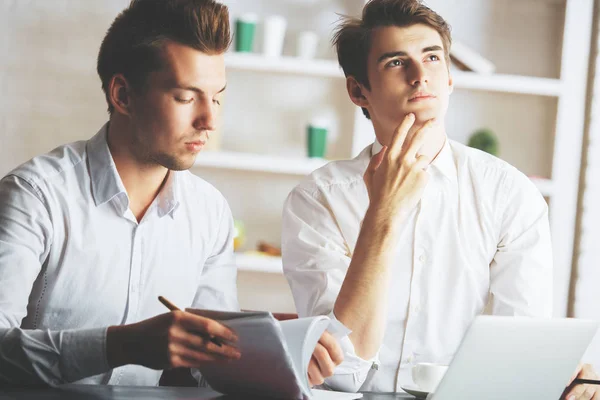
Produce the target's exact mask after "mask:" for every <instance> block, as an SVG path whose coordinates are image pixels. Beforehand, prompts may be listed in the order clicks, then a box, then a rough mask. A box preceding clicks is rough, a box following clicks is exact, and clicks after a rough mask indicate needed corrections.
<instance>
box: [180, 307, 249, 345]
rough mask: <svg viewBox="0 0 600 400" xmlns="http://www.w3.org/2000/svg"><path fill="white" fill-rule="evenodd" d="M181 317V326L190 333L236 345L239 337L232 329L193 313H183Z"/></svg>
mask: <svg viewBox="0 0 600 400" xmlns="http://www.w3.org/2000/svg"><path fill="white" fill-rule="evenodd" d="M181 314H182V315H181V316H180V317H179V318H180V321H178V322H180V323H181V325H182V326H183V327H184V328H185V330H186V331H188V332H196V333H200V334H203V335H209V336H211V337H214V338H217V339H221V340H222V341H227V342H231V343H236V342H237V341H238V337H237V335H236V334H235V332H233V331H232V330H231V329H229V328H227V327H226V326H225V325H223V324H220V323H218V322H217V321H214V320H212V319H210V318H204V317H201V316H199V315H195V314H192V313H187V312H183V313H181Z"/></svg>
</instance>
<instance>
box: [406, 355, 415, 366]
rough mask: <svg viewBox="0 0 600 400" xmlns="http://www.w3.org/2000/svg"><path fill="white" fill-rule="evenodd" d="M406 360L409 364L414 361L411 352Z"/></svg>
mask: <svg viewBox="0 0 600 400" xmlns="http://www.w3.org/2000/svg"><path fill="white" fill-rule="evenodd" d="M406 362H407V363H408V364H410V363H412V362H413V356H412V354H411V355H410V356H408V358H407V359H406Z"/></svg>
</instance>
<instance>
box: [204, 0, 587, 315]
mask: <svg viewBox="0 0 600 400" xmlns="http://www.w3.org/2000/svg"><path fill="white" fill-rule="evenodd" d="M224 1H225V2H226V3H227V4H228V5H230V7H231V8H230V9H231V11H232V15H235V13H236V10H237V11H238V12H240V13H241V12H247V11H248V8H251V7H250V6H249V4H248V3H247V2H245V1H241V0H224ZM461 1H462V0H461ZM350 3H352V6H351V7H354V8H356V9H358V8H361V7H362V6H361V7H358V5H361V4H362V3H364V1H363V0H352V1H349V0H332V1H331V2H327V4H324V3H323V5H321V3H319V4H320V6H319V8H318V9H319V11H318V12H321V13H322V12H324V8H327V7H329V9H328V10H327V12H329V11H330V8H331V7H333V6H335V7H339V8H340V9H341V8H346V9H347V8H348V4H350ZM467 3H468V4H467ZM311 4H312V5H311ZM311 4H308V3H305V2H301V1H279V0H257V2H256V3H253V5H252V7H254V8H257V9H261V7H262V9H261V10H262V13H263V14H265V15H267V14H268V13H280V14H285V13H286V12H287V14H285V15H286V17H287V18H288V19H289V21H290V27H292V28H293V27H294V22H296V29H298V28H300V29H306V27H307V26H310V27H311V29H313V28H314V29H315V30H320V32H319V33H320V34H321V36H322V39H323V40H328V39H329V36H330V34H325V31H330V30H331V27H332V26H333V24H332V23H331V21H328V22H327V23H326V24H324V23H322V22H323V21H322V20H319V18H310V17H309V16H308V13H306V12H305V9H306V8H308V7H313V8H314V9H316V8H317V7H316V6H315V4H316V3H315V2H312V3H311ZM428 4H429V5H430V6H432V7H433V8H434V9H436V10H437V11H438V12H440V14H441V15H442V16H444V17H445V18H447V19H448V21H449V22H450V23H451V25H453V28H454V29H453V35H454V36H455V37H456V38H460V39H463V41H465V40H464V39H466V38H469V41H470V42H472V43H468V44H470V45H473V46H474V48H476V49H478V50H480V51H482V53H483V55H484V56H485V55H486V54H485V51H487V52H488V54H487V56H488V57H490V58H491V59H492V60H493V61H495V62H496V64H497V65H498V70H500V71H504V72H506V73H503V74H491V75H480V74H475V73H470V72H463V71H454V70H453V71H452V76H453V79H454V86H455V88H456V89H459V90H460V93H459V98H461V99H465V98H466V97H468V98H469V99H470V101H467V102H465V104H464V105H463V103H456V100H454V103H452V100H451V103H452V104H459V105H458V106H456V107H457V109H455V110H454V111H458V112H457V113H454V114H453V115H454V116H455V117H456V118H458V119H461V120H464V118H465V117H467V118H468V117H469V112H472V111H471V110H470V109H466V107H467V106H474V107H473V108H474V109H476V108H477V107H478V106H479V103H481V102H480V99H481V100H482V101H486V102H491V103H489V104H488V105H485V107H487V108H485V107H483V108H480V109H483V111H484V112H483V113H481V114H478V115H479V116H481V118H479V119H477V120H476V123H477V125H481V124H482V123H486V122H487V120H493V123H494V124H496V125H497V126H498V127H502V129H503V130H504V131H505V133H506V132H507V131H512V132H516V135H512V136H511V138H512V140H513V141H514V142H510V145H511V146H512V149H508V151H507V153H506V154H507V158H510V157H508V156H510V155H511V154H512V155H514V156H515V157H517V156H518V157H520V161H522V162H523V164H524V167H521V166H520V165H518V164H519V163H518V162H516V160H515V162H513V164H514V165H515V166H516V167H518V168H520V169H522V170H524V171H525V172H527V173H529V174H531V175H535V176H542V177H544V178H532V180H533V182H534V183H535V184H536V186H537V187H538V188H539V190H540V191H541V193H542V194H543V195H544V196H545V197H546V198H547V199H548V200H549V207H550V227H551V232H552V237H553V253H554V269H555V273H554V314H555V316H558V317H563V316H565V315H566V311H567V304H568V301H569V299H568V292H569V282H570V278H571V267H572V260H573V245H574V240H575V236H574V232H575V221H576V210H577V196H578V191H579V172H580V164H581V151H582V145H583V143H582V140H583V131H584V110H585V98H586V85H587V72H588V71H587V68H588V61H589V59H588V57H589V51H590V38H591V31H592V15H593V12H592V11H593V6H594V0H544V1H537V0H528V1H522V0H486V1H485V2H482V1H480V0H464V4H463V3H461V5H462V7H460V9H459V8H458V7H456V6H455V5H454V4H453V2H447V1H445V0H431V1H428ZM302 7H304V8H302ZM321 7H323V9H321ZM464 10H468V11H464ZM259 11H260V10H259ZM486 13H487V14H486ZM490 16H491V17H490ZM480 17H483V18H480ZM537 17H540V18H537ZM453 18H454V21H453ZM485 18H488V20H487V23H486V22H485V21H486V19H485ZM532 20H535V21H536V24H531V21H532ZM503 21H505V22H503ZM319 22H321V23H320V24H319ZM490 22H493V23H491V24H490ZM298 24H300V25H301V26H300V27H298ZM540 27H541V28H540ZM538 28H539V29H538ZM300 29H298V30H300ZM461 35H462V37H461ZM561 40H562V44H559V45H558V46H557V45H556V44H554V43H556V42H560V41H561ZM508 43H510V44H511V45H508ZM288 50H289V49H288ZM290 53H291V52H290V51H287V52H286V51H285V50H284V54H286V56H283V57H279V58H265V57H263V56H261V55H260V54H257V53H252V54H239V53H228V54H227V55H226V58H225V62H226V66H227V69H228V75H229V77H232V79H231V80H232V84H231V88H230V89H228V92H229V94H228V96H231V93H232V92H233V91H234V90H236V89H234V88H235V87H236V85H237V87H238V88H239V85H240V83H242V84H246V83H247V84H248V88H244V89H238V90H239V92H238V93H241V92H243V91H246V93H244V94H243V95H240V96H239V97H238V98H237V99H235V101H233V102H232V103H233V104H234V106H232V107H231V108H230V110H235V112H233V111H232V117H233V119H234V120H235V121H234V123H230V125H229V127H228V128H227V129H225V131H226V132H225V133H227V134H228V135H229V134H231V135H233V136H235V135H242V136H239V137H240V138H244V136H243V135H250V136H252V135H254V134H256V130H255V131H252V128H254V126H253V125H260V123H263V122H264V123H265V124H271V125H276V126H277V129H271V130H270V131H268V133H269V134H271V135H272V134H279V133H281V132H282V130H283V131H285V130H288V131H289V130H292V129H296V130H297V125H298V124H299V123H300V122H301V121H300V120H301V119H300V118H297V116H296V115H294V114H293V113H292V112H289V110H290V109H291V107H292V106H293V107H296V109H297V108H302V107H305V108H307V113H309V111H310V112H313V111H314V108H312V109H310V107H311V105H312V100H310V98H309V97H307V96H304V97H301V99H302V100H298V101H295V102H293V101H290V99H292V100H293V99H296V98H297V96H287V100H288V103H289V104H288V103H286V106H287V107H288V108H284V107H279V105H280V104H278V102H285V101H286V99H285V98H281V92H282V91H283V93H284V94H285V92H286V90H287V88H289V87H293V88H294V89H303V86H308V85H310V84H313V86H311V89H312V88H315V87H316V86H315V85H314V81H317V80H318V81H319V82H323V85H324V86H325V85H328V84H331V85H334V84H335V85H337V86H335V87H336V88H339V91H340V93H341V91H343V89H342V88H343V74H342V71H341V70H340V68H339V66H338V65H337V63H336V61H334V58H335V57H334V56H333V54H331V53H329V54H327V55H326V56H325V57H323V58H324V59H318V60H308V61H307V60H301V59H298V58H295V57H290V56H288V55H287V54H290ZM493 57H496V58H495V60H494V58H493ZM538 57H539V58H538ZM557 65H559V67H556V66H557ZM519 73H521V74H529V75H531V76H522V75H519ZM235 76H237V77H238V78H237V81H235V82H233V81H234V79H233V77H235ZM258 77H260V78H258ZM228 79H229V78H228ZM294 80H296V81H297V82H296V83H294V82H293V81H294ZM257 82H260V85H258V84H256V83H257ZM331 82H333V83H331ZM261 85H266V86H265V89H264V90H263V86H261ZM258 91H260V93H257V92H258ZM294 93H295V92H294ZM324 93H325V94H324ZM331 93H332V92H331V91H330V92H327V91H325V90H323V91H321V92H320V95H321V97H325V98H326V100H328V98H327V96H328V95H330V94H331ZM344 94H345V93H344ZM513 95H514V97H513ZM248 96H255V97H257V98H258V99H257V100H256V101H253V102H252V103H243V102H241V101H239V99H240V98H242V97H243V98H248ZM269 96H270V97H269ZM266 98H271V99H281V100H273V101H271V102H265V101H264V99H266ZM229 99H230V98H229ZM261 100H262V101H261ZM334 100H335V99H331V101H332V102H333V101H334ZM346 100H347V99H346ZM228 101H230V100H228ZM263 102H264V103H266V104H264V105H263ZM478 102H479V103H478ZM257 104H259V105H260V106H257ZM340 104H341V103H340V102H339V101H338V102H337V103H336V105H337V107H340ZM224 107H225V109H226V108H227V105H225V106H224ZM248 107H249V108H252V110H251V111H247V110H245V108H248ZM341 107H343V106H341ZM497 107H498V108H497ZM309 109H310V110H309ZM269 110H270V111H271V114H270V115H269V114H268V113H269ZM465 110H467V111H468V112H465ZM507 110H508V111H509V112H514V113H515V114H517V117H516V119H515V118H514V117H513V115H511V114H510V113H507V112H506V111H507ZM540 110H541V111H540ZM263 113H265V114H266V115H269V116H265V117H264V118H262V119H260V118H259V119H258V120H257V121H258V122H259V123H258V124H256V123H255V124H252V123H250V124H248V123H247V122H246V120H247V119H248V118H250V117H252V116H253V115H256V114H263ZM234 115H235V116H234ZM294 117H296V120H293V118H294ZM288 118H291V119H292V120H293V123H291V122H290V123H289V124H288ZM343 118H345V121H351V127H350V130H351V132H347V129H346V127H347V126H350V123H348V124H347V125H345V127H344V130H343V132H344V133H345V134H350V133H351V139H350V140H351V142H350V144H349V146H348V149H349V151H348V153H349V154H348V157H346V158H349V157H353V156H355V155H356V154H358V152H359V151H361V150H362V149H363V148H364V147H365V146H367V145H368V144H370V143H371V142H372V141H373V130H372V126H371V124H370V122H369V121H368V120H366V119H365V118H364V117H363V115H362V112H361V110H360V109H359V108H357V107H354V109H353V111H352V113H351V114H350V113H347V114H344V117H343ZM269 119H272V120H269ZM520 119H521V120H520ZM229 121H231V119H229ZM239 121H244V125H243V126H241V127H240V126H238V125H239ZM255 122H256V121H255ZM521 122H526V124H525V125H524V126H523V125H521ZM294 123H295V124H296V125H294ZM473 125H475V122H474V123H473V124H468V123H465V124H464V126H459V127H458V129H457V130H458V131H460V132H459V133H458V134H459V135H460V134H466V133H468V132H472V128H473ZM467 128H468V129H467ZM261 129H262V128H261ZM531 131H533V132H532V134H529V133H530V132H531ZM551 131H553V132H551ZM260 133H261V132H258V134H260ZM552 133H554V140H553V142H552V143H551V144H550V143H549V142H548V141H550V140H552V139H551V137H552V136H551V135H552ZM449 134H450V136H451V137H454V136H453V135H452V134H451V132H449ZM528 134H529V135H528ZM519 135H528V136H521V137H524V138H526V139H527V138H529V141H528V140H523V143H521V141H520V137H519ZM268 137H270V136H268V135H263V136H260V138H259V140H260V141H265V138H267V139H266V140H267V141H268V140H269V139H268ZM271 137H272V136H271ZM462 139H464V138H462ZM501 139H502V137H501ZM541 141H544V142H543V143H542V142H541ZM240 143H241V144H244V145H245V144H246V143H250V144H252V142H244V143H242V142H240ZM295 143H296V144H297V145H298V146H301V142H300V140H298V139H296V142H295ZM538 144H539V146H538V147H539V148H538V149H535V148H533V146H537V145H538ZM244 145H238V143H234V146H232V147H231V148H230V149H229V148H228V149H229V150H237V151H248V153H240V152H231V151H224V152H214V153H209V152H205V153H202V154H200V156H199V157H198V161H197V163H196V168H195V169H196V170H202V173H203V174H204V173H207V171H208V172H210V171H216V172H215V176H217V177H218V178H217V180H216V181H215V183H217V187H218V188H220V189H224V191H225V192H226V197H228V198H234V200H233V202H234V203H235V201H236V199H235V197H236V196H237V192H235V190H229V188H230V187H232V186H236V184H237V183H238V182H239V183H240V184H241V185H240V186H244V187H252V189H255V186H258V187H260V188H262V190H264V188H265V187H268V186H266V185H269V184H270V185H271V186H270V188H273V189H275V190H281V188H279V187H274V186H273V185H275V183H273V182H275V180H276V182H278V183H279V182H283V181H284V179H286V180H287V181H286V183H288V184H289V182H290V179H296V182H297V181H298V178H299V177H301V176H304V175H306V174H308V173H310V172H311V171H312V170H314V169H316V168H318V167H320V166H321V165H323V163H325V162H326V161H325V160H309V159H303V158H299V157H291V156H290V157H285V156H284V155H282V154H288V152H286V151H279V150H280V149H278V148H277V147H276V146H275V150H273V152H272V153H271V154H277V156H275V155H263V154H254V153H263V151H262V148H261V149H258V148H254V149H252V148H250V147H252V146H248V148H247V149H246V147H245V146H244ZM511 146H508V147H511ZM519 146H520V147H519ZM234 147H235V148H234ZM515 147H516V148H518V150H519V151H516V152H514V153H512V152H511V150H513V151H514V150H515ZM226 148H227V147H226ZM524 148H526V149H531V151H532V153H531V154H528V150H523V149H524ZM285 150H289V148H286V149H285ZM503 151H504V150H503ZM536 151H537V153H536ZM540 154H543V156H541V157H540V156H538V157H536V155H540ZM548 154H551V155H550V158H548V157H547V155H548ZM298 155H301V152H298V153H296V156H298ZM336 157H337V156H336ZM535 163H538V164H540V165H541V164H544V167H540V168H537V167H535V165H534V164H535ZM546 164H548V165H546ZM532 166H533V167H532ZM530 167H531V168H530ZM546 167H548V168H546ZM527 168H529V169H530V170H527ZM537 169H540V171H538V170H537ZM221 171H223V172H221ZM240 171H250V172H255V173H268V174H270V176H269V177H268V178H264V177H260V178H257V179H256V180H254V181H252V178H250V177H249V175H248V174H245V175H242V174H238V173H239V172H240ZM210 173H212V172H210ZM226 174H230V175H226ZM229 177H232V180H233V182H235V183H229V182H223V186H222V187H219V184H218V183H220V180H221V179H224V178H229ZM546 178H547V179H546ZM269 182H271V183H269ZM290 187H293V186H292V185H290ZM257 190H260V189H257ZM228 191H229V193H227V192H228ZM265 196H266V195H260V196H259V198H257V199H256V200H255V201H256V202H258V203H259V204H260V202H263V203H264V202H265ZM269 196H271V197H272V199H269V200H272V201H273V202H275V201H276V200H275V197H273V196H272V195H269ZM237 197H243V196H237ZM277 201H279V200H277ZM248 204H249V200H248V198H247V197H243V200H241V201H240V202H239V205H238V206H237V209H238V210H242V211H241V214H242V215H241V218H242V219H243V218H250V219H251V220H253V221H254V223H255V225H254V227H258V229H264V227H265V226H266V225H265V222H264V221H265V220H266V219H267V218H262V217H260V218H259V217H258V216H255V215H254V214H255V213H256V212H255V210H254V209H252V208H251V207H250V206H248ZM281 204H283V200H282V201H281ZM280 206H281V205H279V207H280ZM269 207H270V209H274V210H273V211H274V213H275V214H279V213H280V210H279V209H277V205H276V204H274V203H272V204H270V205H269ZM233 208H236V207H235V204H234V207H233ZM263 211H264V209H263ZM244 212H245V213H246V214H244ZM277 218H279V216H276V217H272V218H270V222H269V223H270V224H276V223H277V221H278V219H277ZM272 230H273V229H272ZM271 239H272V240H276V239H275V235H272V237H271ZM259 262H260V261H259ZM244 265H249V264H244ZM252 265H253V264H252ZM240 267H241V268H242V269H244V268H245V267H244V266H243V265H240Z"/></svg>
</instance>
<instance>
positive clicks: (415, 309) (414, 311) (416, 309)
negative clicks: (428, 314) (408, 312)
mask: <svg viewBox="0 0 600 400" xmlns="http://www.w3.org/2000/svg"><path fill="white" fill-rule="evenodd" d="M412 312H413V314H415V315H416V314H418V313H420V312H421V307H419V306H418V305H415V306H413V307H412Z"/></svg>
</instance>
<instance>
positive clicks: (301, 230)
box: [281, 188, 378, 392]
mask: <svg viewBox="0 0 600 400" xmlns="http://www.w3.org/2000/svg"><path fill="white" fill-rule="evenodd" d="M281 246H282V257H283V271H284V274H285V277H286V278H287V280H288V283H289V285H290V288H291V290H292V295H293V297H294V302H295V305H296V309H297V311H298V316H299V317H306V316H314V315H329V316H330V318H333V319H334V320H335V321H337V319H336V318H335V315H333V306H334V304H335V300H336V299H337V296H338V294H339V291H340V289H341V286H342V283H343V282H344V278H345V276H346V271H347V270H348V266H349V265H350V261H351V253H350V251H349V249H348V248H347V245H346V243H345V240H344V238H343V237H342V234H341V232H340V230H339V228H338V226H337V224H336V222H335V217H334V216H333V214H332V212H331V210H330V209H329V208H328V206H327V205H326V204H325V202H324V201H320V199H319V195H318V193H315V194H311V193H308V192H306V191H304V190H302V189H299V188H296V189H294V191H292V193H291V194H290V195H289V196H288V199H287V200H286V203H285V205H284V209H283V227H282V244H281ZM338 322H339V321H338ZM340 345H341V347H342V350H343V352H344V361H343V362H342V363H341V364H340V365H339V366H338V367H337V368H336V369H335V372H334V376H333V377H331V378H328V379H326V380H325V384H326V385H327V386H328V387H330V388H332V389H335V390H341V391H346V392H356V391H358V390H359V389H360V387H361V386H362V384H363V383H364V381H365V379H366V378H367V376H368V373H369V371H370V369H371V368H372V367H373V366H374V365H376V364H377V363H378V362H377V357H375V358H374V359H372V360H363V359H361V358H360V357H358V356H357V355H356V352H355V350H354V346H353V345H352V342H351V341H350V339H349V338H348V337H347V336H346V337H344V338H342V339H341V340H340Z"/></svg>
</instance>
